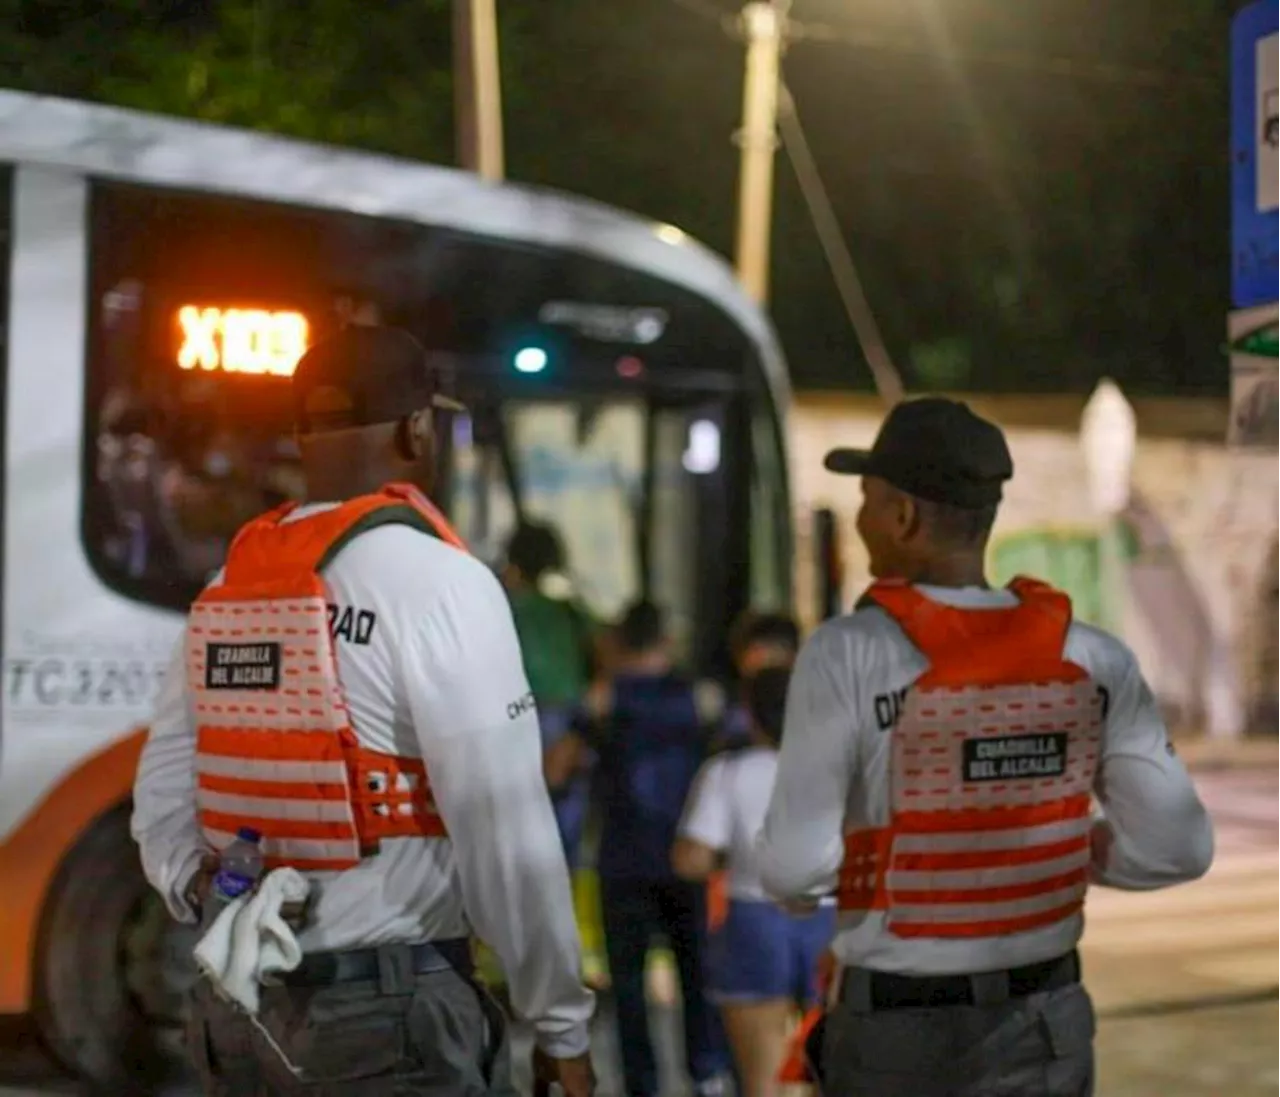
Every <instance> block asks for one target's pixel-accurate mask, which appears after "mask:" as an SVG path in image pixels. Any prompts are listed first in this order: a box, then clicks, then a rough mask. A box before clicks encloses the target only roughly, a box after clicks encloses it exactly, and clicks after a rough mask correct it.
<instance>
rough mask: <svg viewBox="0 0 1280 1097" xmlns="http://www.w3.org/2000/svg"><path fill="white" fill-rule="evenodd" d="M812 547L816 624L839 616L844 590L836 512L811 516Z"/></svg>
mask: <svg viewBox="0 0 1280 1097" xmlns="http://www.w3.org/2000/svg"><path fill="white" fill-rule="evenodd" d="M813 544H814V556H815V559H814V565H815V566H814V576H815V580H816V582H815V583H814V590H815V592H816V594H817V600H818V606H817V620H819V621H825V620H827V619H828V618H830V617H835V616H836V615H837V614H838V613H840V609H841V607H840V598H841V589H842V588H843V586H844V554H843V553H842V552H841V546H840V527H839V525H838V523H837V522H836V515H835V511H833V510H831V508H830V507H821V508H819V509H818V510H815V511H814V512H813Z"/></svg>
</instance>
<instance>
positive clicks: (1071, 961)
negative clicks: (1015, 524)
mask: <svg viewBox="0 0 1280 1097" xmlns="http://www.w3.org/2000/svg"><path fill="white" fill-rule="evenodd" d="M826 464H827V468H828V469H830V470H832V471H835V472H841V473H847V474H852V475H860V476H862V494H863V503H862V508H861V511H860V513H859V515H858V532H859V535H860V537H861V539H862V541H863V542H864V544H865V545H866V548H867V551H868V554H869V556H870V565H871V574H872V575H873V576H874V577H875V578H876V580H877V582H876V583H875V584H873V586H872V587H871V588H870V590H869V591H868V593H867V595H866V596H865V597H864V599H863V600H862V601H861V602H860V603H859V606H858V608H857V609H856V610H855V611H854V612H853V613H851V614H849V615H847V616H844V617H839V618H836V619H834V620H832V621H829V622H827V623H826V624H824V625H823V626H822V627H821V628H819V629H818V630H817V631H816V632H815V633H814V634H813V636H812V637H811V638H810V639H809V641H808V643H807V644H806V645H805V647H804V648H803V650H802V651H801V653H800V656H799V659H798V661H797V665H796V669H795V673H794V676H793V678H792V683H791V690H790V695H789V697H788V701H787V711H786V721H785V728H786V732H785V735H784V738H783V745H782V750H781V754H780V758H779V763H778V778H777V783H776V785H775V787H774V792H773V798H772V800H771V802H770V805H769V810H768V814H767V816H766V819H765V825H764V830H763V833H762V835H761V839H760V844H759V846H758V849H757V853H758V858H759V861H758V864H759V869H760V873H761V876H762V879H763V882H764V886H765V888H766V890H767V891H768V892H769V893H770V894H772V895H774V896H775V897H778V898H780V899H787V900H792V901H816V900H818V899H819V898H820V897H823V896H826V895H829V894H831V893H832V892H835V893H836V894H837V896H838V906H839V921H838V930H837V934H836V937H835V941H834V944H833V951H834V954H835V957H836V960H837V961H838V964H839V971H838V973H837V978H836V985H835V988H834V989H833V992H832V1004H831V1006H830V1010H829V1013H828V1016H827V1018H826V1033H825V1037H824V1051H823V1061H822V1071H823V1074H824V1086H825V1087H826V1088H827V1089H828V1091H829V1092H832V1093H839V1094H841V1095H842V1097H856V1095H862V1097H889V1095H895V1097H896V1095H904V1097H905V1095H909V1097H932V1095H941V1094H946V1095H948V1097H981V1095H985V1094H996V1093H1019V1094H1038V1095H1043V1097H1059V1095H1061V1097H1066V1095H1072V1097H1082V1095H1087V1094H1090V1093H1092V1092H1093V1049H1092V1042H1093V1032H1094V1016H1093V1012H1092V1007H1091V1005H1090V1000H1089V997H1088V995H1087V994H1086V993H1085V991H1084V989H1083V987H1082V986H1081V984H1080V965H1079V959H1078V955H1077V953H1076V944H1077V942H1078V940H1079V938H1080V935H1081V932H1082V929H1083V904H1084V899H1085V889H1086V886H1087V885H1088V884H1089V883H1090V882H1092V883H1097V884H1103V885H1108V886H1112V887H1120V888H1132V889H1148V888H1158V887H1166V886H1168V885H1171V884H1177V883H1180V882H1182V881H1186V880H1191V879H1194V878H1196V877H1198V876H1200V875H1202V874H1203V873H1204V872H1206V871H1207V870H1208V867H1209V864H1210V862H1211V860H1212V856H1213V832H1212V827H1211V824H1210V821H1209V817H1208V815H1207V813H1206V812H1205V809H1204V807H1203V805H1202V804H1201V803H1200V801H1199V799H1198V797H1197V795H1196V792H1195V788H1194V786H1193V785H1192V783H1191V780H1190V778H1189V776H1188V774H1187V771H1186V770H1185V768H1184V767H1183V766H1182V764H1181V763H1180V761H1179V760H1178V759H1177V757H1176V756H1175V754H1174V751H1173V748H1172V747H1171V746H1170V744H1169V740H1168V735H1167V732H1166V729H1165V726H1164V724H1163V722H1162V720H1161V717H1160V714H1159V712H1158V710H1157V708H1156V703H1155V700H1154V699H1153V697H1152V695H1151V691H1150V690H1149V689H1148V687H1147V685H1146V683H1145V682H1144V681H1143V678H1142V674H1141V672H1140V670H1139V669H1138V665H1137V662H1136V661H1135V659H1134V657H1133V655H1132V654H1131V653H1130V651H1129V650H1128V648H1126V647H1125V646H1124V644H1122V643H1121V642H1120V641H1119V640H1118V639H1116V638H1115V637H1113V636H1110V635H1108V634H1107V633H1105V632H1102V631H1101V630H1099V629H1096V628H1091V627H1089V626H1086V625H1083V624H1081V623H1078V622H1073V621H1072V620H1071V615H1070V603H1069V600H1068V599H1067V598H1066V596H1065V595H1061V594H1059V593H1058V592H1056V591H1053V590H1051V589H1049V588H1047V587H1045V586H1044V585H1043V584H1038V583H1035V582H1034V581H1027V580H1016V581H1015V582H1014V583H1013V584H1011V585H1010V588H1009V589H1005V590H993V589H991V588H990V587H989V586H988V585H987V582H986V578H985V571H984V552H985V548H986V542H987V538H988V534H989V531H990V529H991V526H992V523H993V521H994V518H995V514H996V509H997V505H998V503H999V500H1000V497H1001V489H1002V485H1003V483H1004V481H1006V480H1007V479H1009V477H1010V476H1012V474H1013V465H1012V460H1011V458H1010V455H1009V451H1008V447H1007V445H1006V443H1005V440H1004V436H1003V434H1002V433H1001V432H1000V430H999V429H998V428H997V427H996V426H994V425H993V424H991V423H989V422H987V421H986V420H983V419H980V418H979V417H978V416H976V415H974V414H973V412H971V411H970V410H969V409H968V408H967V407H966V406H965V405H963V404H960V403H956V402H953V401H949V400H942V399H936V398H930V399H921V400H913V401H909V402H905V403H902V404H899V405H898V406H897V407H895V408H894V410H893V411H892V412H891V413H890V414H889V416H888V418H887V419H886V420H885V423H884V425H883V427H882V428H881V431H880V434H879V436H878V437H877V439H876V441H875V444H874V446H873V448H872V449H871V450H870V451H869V452H866V451H856V450H836V451H833V452H832V453H831V454H829V455H828V457H827V462H826ZM1094 798H1096V801H1097V802H1098V803H1100V805H1101V814H1096V813H1095V809H1094V807H1093V799H1094Z"/></svg>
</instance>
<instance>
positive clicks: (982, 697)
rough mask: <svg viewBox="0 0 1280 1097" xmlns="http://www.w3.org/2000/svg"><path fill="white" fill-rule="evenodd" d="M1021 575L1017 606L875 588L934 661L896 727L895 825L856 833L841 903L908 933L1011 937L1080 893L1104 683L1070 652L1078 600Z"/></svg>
mask: <svg viewBox="0 0 1280 1097" xmlns="http://www.w3.org/2000/svg"><path fill="white" fill-rule="evenodd" d="M1010 589H1011V590H1012V591H1013V592H1014V593H1015V594H1016V595H1017V596H1018V599H1019V601H1018V604H1017V605H1016V606H1012V607H1009V608H1007V609H981V610H974V609H960V608H957V607H953V606H945V605H940V604H939V603H937V602H932V601H930V600H929V599H928V598H926V597H925V596H924V595H922V594H921V593H920V592H919V591H917V590H915V589H914V588H913V587H911V586H909V585H907V584H904V583H896V582H880V583H876V584H875V585H873V586H872V587H871V589H870V590H869V591H868V592H867V598H868V599H869V600H870V601H871V602H873V603H875V604H876V605H878V606H880V607H881V608H882V609H883V610H884V611H885V612H886V613H888V614H889V615H890V616H891V617H893V619H894V620H895V621H896V622H897V623H898V625H899V626H900V627H901V629H902V631H903V632H904V633H905V634H906V636H907V638H908V639H909V640H910V641H911V643H912V644H914V645H915V646H916V647H917V648H918V649H919V650H920V652H921V653H922V654H923V655H924V656H925V658H926V659H928V661H929V668H928V670H926V671H925V673H924V674H923V675H921V677H920V678H918V679H917V680H916V681H915V682H914V683H913V685H912V686H911V688H910V689H909V690H908V691H907V693H906V695H905V698H903V699H902V700H901V702H900V710H899V715H898V719H897V722H896V724H895V725H894V727H893V729H892V730H891V731H890V732H889V734H890V735H891V740H890V773H889V784H890V793H891V801H890V808H891V810H890V821H889V825H888V826H886V827H870V828H867V827H863V828H853V829H850V830H849V831H848V832H847V833H846V835H845V854H844V862H843V866H842V868H841V873H840V885H839V892H838V901H839V905H840V907H841V909H842V910H849V911H854V910H862V911H881V912H883V913H884V914H885V915H886V925H887V928H888V929H889V931H890V932H892V933H894V934H896V935H897V936H900V937H927V938H984V937H986V938H989V937H1001V936H1006V935H1008V934H1013V933H1021V932H1025V931H1027V930H1032V929H1036V928H1038V927H1040V926H1047V925H1052V924H1054V923H1056V922H1059V921H1062V920H1064V919H1066V918H1069V917H1071V916H1072V915H1074V914H1076V913H1077V912H1078V911H1079V910H1080V909H1081V906H1082V905H1083V903H1084V894H1085V888H1086V884H1087V877H1088V868H1089V831H1090V793H1091V789H1092V787H1093V779H1094V774H1095V772H1096V771H1097V767H1098V750H1099V742H1100V738H1101V729H1102V722H1103V718H1104V716H1105V708H1104V705H1105V695H1104V694H1103V692H1102V691H1101V690H1100V689H1099V688H1098V687H1097V686H1096V685H1095V684H1094V683H1093V682H1092V681H1090V679H1089V677H1088V675H1087V674H1086V673H1085V672H1084V670H1083V669H1081V668H1080V667H1078V666H1076V665H1075V664H1073V663H1069V662H1067V661H1066V660H1065V658H1064V657H1063V645H1064V643H1065V640H1066V633H1067V628H1068V626H1069V625H1070V623H1071V602H1070V599H1069V598H1068V597H1067V596H1066V595H1065V594H1062V593H1060V592H1058V591H1056V590H1053V589H1052V588H1051V587H1048V586H1046V585H1045V584H1043V583H1039V582H1036V581H1034V580H1031V579H1021V578H1020V579H1015V580H1014V581H1013V582H1012V583H1011V584H1010Z"/></svg>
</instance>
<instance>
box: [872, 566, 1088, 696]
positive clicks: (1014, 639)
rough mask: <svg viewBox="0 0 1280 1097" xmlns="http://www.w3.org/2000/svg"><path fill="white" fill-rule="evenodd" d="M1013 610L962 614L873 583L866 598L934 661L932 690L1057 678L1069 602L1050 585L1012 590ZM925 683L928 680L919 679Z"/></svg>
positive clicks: (1017, 584)
mask: <svg viewBox="0 0 1280 1097" xmlns="http://www.w3.org/2000/svg"><path fill="white" fill-rule="evenodd" d="M1009 589H1010V590H1011V591H1012V592H1013V593H1014V594H1015V595H1016V596H1017V598H1018V602H1017V604H1016V605H1013V606H1009V607H1007V608H1001V609H980V610H975V609H965V608H963V607H960V606H948V605H944V604H942V603H940V602H934V601H932V600H930V599H929V598H927V597H925V596H924V595H923V594H921V593H920V591H918V590H917V589H915V588H914V587H912V586H910V585H909V584H906V583H901V582H893V583H875V584H873V585H872V586H871V588H870V589H869V590H868V591H867V593H866V595H865V596H864V597H865V598H866V599H867V600H869V601H871V602H872V603H874V604H875V605H878V606H880V608H881V609H883V610H884V611H885V612H886V613H888V614H889V616H891V617H892V618H893V619H894V621H895V622H897V624H898V627H899V628H901V629H902V631H903V633H904V634H905V635H906V637H907V639H908V640H910V641H911V643H912V644H913V645H914V646H915V647H916V648H917V649H918V650H919V651H920V652H921V653H922V654H923V655H924V656H925V658H926V659H928V660H929V664H930V669H929V670H928V671H927V672H926V677H927V678H928V680H929V681H930V682H932V683H933V684H935V685H951V686H955V685H973V686H977V685H988V684H994V683H998V682H1010V681H1018V680H1027V679H1028V678H1031V677H1035V676H1037V675H1043V674H1053V675H1055V676H1056V675H1058V674H1060V673H1061V671H1062V668H1063V667H1064V666H1065V663H1064V656H1063V647H1064V645H1065V643H1066V635H1067V629H1068V628H1069V627H1070V625H1071V599H1070V598H1069V597H1068V596H1067V595H1066V594H1063V593H1062V592H1061V591H1058V590H1055V589H1054V588H1053V587H1051V586H1049V585H1048V584H1047V583H1042V582H1040V581H1038V580H1035V579H1029V578H1025V577H1021V576H1020V577H1019V578H1017V579H1015V580H1014V581H1013V582H1012V583H1010V584H1009ZM922 680H923V679H922Z"/></svg>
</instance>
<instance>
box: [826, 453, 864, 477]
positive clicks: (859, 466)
mask: <svg viewBox="0 0 1280 1097" xmlns="http://www.w3.org/2000/svg"><path fill="white" fill-rule="evenodd" d="M822 467H823V468H825V469H826V470H827V471H828V472H834V473H836V474H837V475H839V476H865V475H866V474H867V473H868V472H869V471H870V469H871V451H870V450H866V449H833V450H831V452H830V453H828V454H827V455H826V457H824V458H823V459H822Z"/></svg>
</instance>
